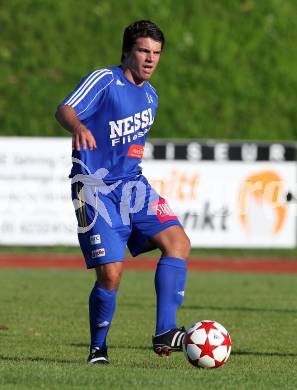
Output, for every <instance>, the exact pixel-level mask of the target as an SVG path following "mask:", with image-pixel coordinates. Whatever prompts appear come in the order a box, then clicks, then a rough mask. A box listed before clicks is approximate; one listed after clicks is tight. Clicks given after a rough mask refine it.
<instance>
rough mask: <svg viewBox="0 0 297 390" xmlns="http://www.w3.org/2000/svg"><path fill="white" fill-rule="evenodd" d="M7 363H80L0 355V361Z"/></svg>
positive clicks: (79, 361)
mask: <svg viewBox="0 0 297 390" xmlns="http://www.w3.org/2000/svg"><path fill="white" fill-rule="evenodd" d="M1 360H2V361H9V362H18V363H22V362H43V363H62V364H79V363H81V362H82V361H81V360H78V359H76V360H75V359H73V360H67V359H52V358H46V357H39V356H36V357H30V356H4V355H0V361H1Z"/></svg>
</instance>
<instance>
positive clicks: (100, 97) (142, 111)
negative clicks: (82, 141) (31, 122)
mask: <svg viewBox="0 0 297 390" xmlns="http://www.w3.org/2000/svg"><path fill="white" fill-rule="evenodd" d="M63 104H64V105H68V106H70V107H72V108H73V109H74V110H75V112H76V114H77V116H78V118H79V119H80V121H81V122H82V123H83V124H84V125H85V126H86V127H87V128H88V129H89V130H90V131H91V133H92V134H93V136H94V138H95V140H96V144H97V148H96V149H94V150H93V151H91V150H90V149H89V148H87V149H86V150H83V149H82V148H81V150H80V151H76V150H74V151H73V154H72V156H73V157H74V161H76V162H74V163H73V166H72V170H71V174H70V176H71V177H73V176H74V175H76V174H85V175H87V174H94V173H95V172H96V171H97V170H98V169H99V168H105V169H107V170H108V174H107V175H106V176H105V177H104V181H106V182H113V181H116V180H119V179H123V178H130V177H134V176H136V175H138V174H140V173H141V167H140V165H139V164H140V162H141V159H142V155H143V150H144V144H145V140H146V136H147V133H148V131H149V130H150V128H151V126H152V124H153V122H154V118H155V113H156V109H157V106H158V95H157V93H156V91H155V89H154V88H153V87H152V86H151V85H150V84H149V83H148V82H147V81H144V83H143V85H142V86H137V85H135V84H133V83H131V82H130V81H129V80H128V79H127V78H126V77H125V76H124V74H123V70H122V69H121V68H120V67H110V68H106V69H101V70H96V71H94V72H92V73H90V74H89V75H88V76H86V77H85V78H84V79H83V80H82V81H81V82H80V83H79V84H78V86H77V87H76V88H75V89H74V91H73V92H72V93H71V94H70V95H69V96H68V97H67V98H66V99H65V100H64V101H63ZM78 161H79V162H78Z"/></svg>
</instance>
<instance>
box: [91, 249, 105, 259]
mask: <svg viewBox="0 0 297 390" xmlns="http://www.w3.org/2000/svg"><path fill="white" fill-rule="evenodd" d="M102 256H105V249H104V248H99V249H94V250H93V251H92V259H96V258H97V257H102Z"/></svg>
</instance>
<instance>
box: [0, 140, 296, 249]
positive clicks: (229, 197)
mask: <svg viewBox="0 0 297 390" xmlns="http://www.w3.org/2000/svg"><path fill="white" fill-rule="evenodd" d="M70 155H71V140H70V139H69V138H25V137H0V200H1V202H0V244H1V245H73V246H75V245H78V241H77V237H76V218H75V216H74V209H73V205H72V203H71V199H70V179H68V174H69V171H70V166H71V157H70ZM143 172H144V174H145V175H146V176H147V177H148V179H149V181H150V182H151V183H152V184H153V186H154V187H155V188H156V189H157V190H158V191H159V193H160V194H161V195H163V196H164V197H165V198H166V199H167V200H168V202H169V204H170V205H171V208H172V209H173V210H174V211H175V213H176V214H177V215H178V216H179V218H180V220H181V222H182V223H183V224H184V227H185V229H186V231H187V233H188V235H189V237H190V239H191V242H192V245H193V246H194V247H222V248H223V247H229V248H232V247H242V248H244V247H246V248H248V247H257V248H265V247H266V248H277V247H279V248H292V247H295V246H296V203H294V202H288V199H290V198H292V195H293V197H294V195H295V196H296V178H297V166H296V150H295V146H294V145H286V144H257V143H243V144H239V143H237V144H232V143H230V144H227V143H208V142H194V141H191V142H186V141H185V142H179V143H173V142H172V141H170V142H164V141H163V142H161V141H156V142H155V143H148V144H147V145H146V150H145V160H144V162H143Z"/></svg>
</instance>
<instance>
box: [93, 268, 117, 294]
mask: <svg viewBox="0 0 297 390" xmlns="http://www.w3.org/2000/svg"><path fill="white" fill-rule="evenodd" d="M121 276H122V269H120V268H108V269H105V270H104V272H97V281H98V283H99V285H100V286H102V287H103V288H106V289H107V290H115V289H117V288H119V285H120V282H121Z"/></svg>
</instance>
